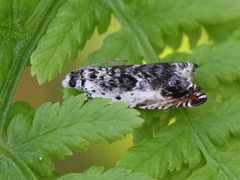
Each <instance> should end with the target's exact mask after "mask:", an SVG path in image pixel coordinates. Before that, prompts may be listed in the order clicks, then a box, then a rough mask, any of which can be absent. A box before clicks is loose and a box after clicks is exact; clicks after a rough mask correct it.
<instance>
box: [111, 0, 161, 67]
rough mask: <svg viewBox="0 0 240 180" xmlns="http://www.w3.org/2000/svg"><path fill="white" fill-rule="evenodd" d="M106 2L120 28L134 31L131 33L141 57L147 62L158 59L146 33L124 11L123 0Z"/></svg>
mask: <svg viewBox="0 0 240 180" xmlns="http://www.w3.org/2000/svg"><path fill="white" fill-rule="evenodd" d="M106 3H107V4H108V5H109V6H110V7H111V9H112V11H113V12H114V15H115V16H116V17H117V19H118V20H119V22H120V24H121V26H122V28H123V29H129V28H130V29H131V30H130V31H132V32H134V33H133V34H134V39H135V41H136V45H137V47H138V49H139V51H140V54H142V56H143V58H144V59H145V60H147V62H149V63H153V62H157V61H158V60H159V57H158V54H157V53H156V52H155V50H154V48H153V47H152V45H151V43H150V42H149V39H148V37H147V36H146V34H145V33H144V32H143V31H142V28H141V27H139V26H138V24H137V23H135V22H134V21H132V20H131V19H129V17H128V15H126V14H125V13H124V9H125V7H124V4H123V2H122V1H121V0H110V1H109V0H108V1H106ZM143 45H144V46H143Z"/></svg>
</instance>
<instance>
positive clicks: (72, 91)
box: [63, 88, 83, 99]
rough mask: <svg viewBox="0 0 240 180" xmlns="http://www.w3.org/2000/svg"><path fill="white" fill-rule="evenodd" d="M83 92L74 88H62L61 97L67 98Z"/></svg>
mask: <svg viewBox="0 0 240 180" xmlns="http://www.w3.org/2000/svg"><path fill="white" fill-rule="evenodd" d="M82 93H83V92H81V91H79V90H77V89H74V88H64V89H63V99H67V98H69V97H71V96H77V95H79V94H82Z"/></svg>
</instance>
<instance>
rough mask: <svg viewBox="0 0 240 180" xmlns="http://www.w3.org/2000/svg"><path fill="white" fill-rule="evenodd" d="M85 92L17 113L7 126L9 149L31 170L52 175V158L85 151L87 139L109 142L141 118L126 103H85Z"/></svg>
mask: <svg viewBox="0 0 240 180" xmlns="http://www.w3.org/2000/svg"><path fill="white" fill-rule="evenodd" d="M85 98H86V96H85V94H82V95H78V96H76V97H70V98H68V99H66V100H65V101H64V102H63V104H62V106H61V107H59V104H58V103H56V104H53V105H51V104H50V103H45V104H43V105H42V106H40V107H39V108H38V109H37V111H36V112H35V116H34V118H33V119H32V118H31V117H29V116H27V115H23V114H18V115H16V116H15V117H14V118H13V120H12V121H11V123H10V124H9V127H8V129H7V138H8V143H9V148H10V149H11V152H13V153H14V155H15V156H18V157H20V158H21V159H22V160H23V161H24V162H25V163H26V164H27V165H28V166H29V167H30V168H31V169H32V170H33V171H36V172H38V173H40V174H42V175H51V171H53V170H54V166H53V163H52V161H51V159H52V158H53V157H55V158H61V159H62V158H64V156H66V155H71V154H72V153H71V151H70V149H72V150H86V149H87V146H88V141H91V142H94V143H106V142H108V143H111V142H114V141H116V140H119V139H122V138H124V136H125V135H127V134H128V133H130V132H132V131H133V128H137V127H139V126H140V125H141V124H142V122H143V120H142V119H140V118H139V117H137V116H138V115H139V113H138V111H136V110H134V109H129V108H127V106H128V105H127V104H126V103H114V104H111V105H109V104H108V103H109V101H110V100H109V99H101V98H96V99H93V100H91V101H88V102H86V103H85V104H84V100H85Z"/></svg>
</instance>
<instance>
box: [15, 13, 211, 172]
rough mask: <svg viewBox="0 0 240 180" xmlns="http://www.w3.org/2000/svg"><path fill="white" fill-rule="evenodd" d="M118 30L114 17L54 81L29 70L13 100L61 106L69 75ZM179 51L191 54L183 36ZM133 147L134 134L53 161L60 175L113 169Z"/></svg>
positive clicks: (205, 38) (204, 40) (169, 50)
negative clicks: (41, 79) (39, 79)
mask: <svg viewBox="0 0 240 180" xmlns="http://www.w3.org/2000/svg"><path fill="white" fill-rule="evenodd" d="M119 29H120V25H119V24H118V22H117V20H116V19H114V18H112V21H111V26H110V27H109V29H108V31H107V32H106V33H104V34H102V35H98V33H97V31H95V33H94V35H93V37H92V38H91V39H90V40H89V41H88V42H87V44H86V45H85V47H84V49H83V50H82V51H79V54H78V58H77V60H76V61H75V62H73V63H71V64H70V65H69V66H68V68H67V69H66V70H65V72H63V73H62V74H60V75H58V77H57V78H55V79H54V80H53V81H51V82H47V83H44V84H43V85H39V84H38V82H37V79H36V77H32V76H31V73H30V68H26V69H25V71H24V73H23V75H22V78H21V80H20V82H19V84H18V87H17V89H16V92H15V96H14V99H13V101H26V102H28V103H29V104H30V105H31V106H33V107H34V108H35V109H37V108H38V107H39V106H40V105H42V104H43V103H45V102H52V103H55V102H60V103H61V102H62V96H63V87H62V85H61V82H62V80H63V79H64V78H65V76H66V74H67V73H69V72H70V71H71V70H74V69H78V68H80V67H82V66H83V64H84V62H85V61H86V60H87V57H88V55H89V54H90V53H92V52H93V51H95V50H97V49H99V48H100V47H101V45H102V42H103V39H104V37H106V35H108V34H110V33H112V32H115V31H118V30H119ZM202 43H209V41H208V37H207V35H206V33H205V31H204V30H203V31H202V36H201V38H200V40H199V42H198V45H199V44H202ZM176 51H179V52H191V50H190V47H189V45H188V38H187V36H184V37H183V39H182V44H181V46H180V47H179V48H178V49H177V50H176ZM172 52H173V49H171V48H169V47H166V48H165V50H164V51H163V52H162V54H161V55H160V57H164V56H166V55H168V54H170V53H172ZM107 60H111V59H106V61H107ZM132 145H133V144H132V135H128V136H127V137H126V138H125V139H123V140H121V141H117V142H115V143H112V144H101V145H97V144H90V146H89V148H88V150H87V151H84V152H73V156H68V157H66V158H65V159H64V160H59V159H54V160H53V161H54V163H55V168H56V171H57V172H58V173H60V174H65V173H68V172H82V171H83V170H85V169H86V168H89V167H91V166H93V165H102V166H104V167H105V169H108V168H111V167H113V166H114V165H115V164H116V162H117V161H118V160H120V159H121V158H122V157H123V156H124V154H125V153H126V150H127V149H128V148H130V147H131V146H132Z"/></svg>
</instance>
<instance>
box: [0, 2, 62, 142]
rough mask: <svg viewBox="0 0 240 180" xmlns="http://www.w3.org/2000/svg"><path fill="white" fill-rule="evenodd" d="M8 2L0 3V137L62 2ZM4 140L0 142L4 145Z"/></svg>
mask: <svg viewBox="0 0 240 180" xmlns="http://www.w3.org/2000/svg"><path fill="white" fill-rule="evenodd" d="M8 3H9V1H6V0H3V1H1V2H0V5H1V7H0V10H3V11H0V35H1V36H0V42H1V43H0V45H1V46H0V71H1V76H0V90H1V91H0V102H1V103H0V131H1V134H4V132H3V131H4V128H5V123H6V114H7V111H8V108H9V106H10V103H11V100H12V98H13V95H14V92H15V89H16V87H17V84H18V81H19V79H20V77H21V75H22V73H23V70H24V68H25V67H26V65H27V63H28V61H29V57H30V55H31V53H32V51H33V49H34V48H35V47H36V44H37V42H38V40H39V38H40V37H41V35H42V34H43V32H44V31H45V29H46V26H47V24H48V22H49V21H50V19H52V17H53V15H54V13H55V11H56V8H57V7H58V6H59V5H60V4H61V3H62V0H55V1H53V0H44V1H41V2H39V3H38V1H35V0H34V1H22V2H18V1H11V2H10V5H9V4H8ZM5 8H6V9H5ZM6 13H9V14H6ZM30 14H31V16H30V17H28V15H30ZM7 16H8V17H7ZM21 18H22V19H21ZM3 139H4V138H1V139H0V141H2V142H3V141H4V140H3Z"/></svg>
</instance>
